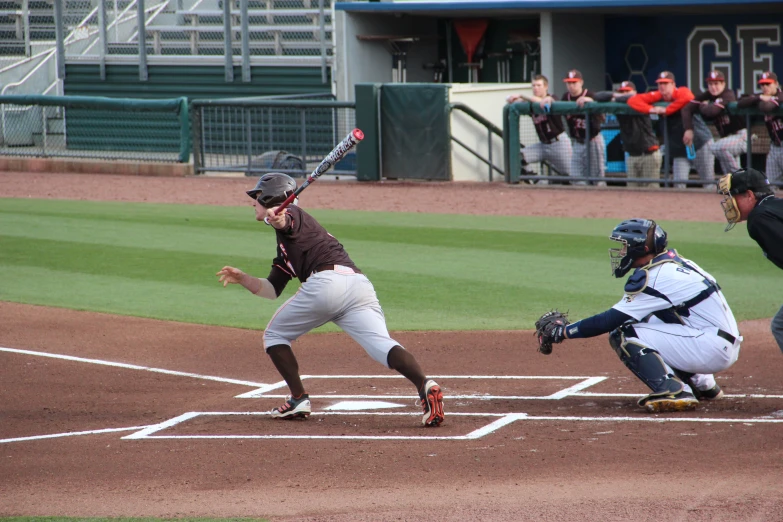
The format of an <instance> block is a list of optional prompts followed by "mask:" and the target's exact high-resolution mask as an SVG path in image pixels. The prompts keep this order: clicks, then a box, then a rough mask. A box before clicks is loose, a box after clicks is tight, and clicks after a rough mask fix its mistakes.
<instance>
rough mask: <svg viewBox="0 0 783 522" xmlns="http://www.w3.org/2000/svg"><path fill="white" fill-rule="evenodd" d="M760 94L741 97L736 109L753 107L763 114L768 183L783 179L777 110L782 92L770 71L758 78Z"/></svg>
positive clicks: (782, 131)
mask: <svg viewBox="0 0 783 522" xmlns="http://www.w3.org/2000/svg"><path fill="white" fill-rule="evenodd" d="M759 87H761V94H752V95H750V96H743V97H742V98H740V100H739V101H738V102H737V107H740V108H744V107H755V106H758V108H759V110H761V111H762V112H764V113H765V114H764V124H765V125H766V126H767V132H768V133H769V140H770V141H769V153H768V154H767V166H766V173H767V178H769V180H770V181H778V180H780V179H781V178H782V177H783V117H781V116H780V113H779V109H780V106H781V105H783V91H781V90H780V84H779V83H778V77H777V75H776V74H775V73H773V72H772V71H767V72H765V73H762V74H761V77H760V78H759Z"/></svg>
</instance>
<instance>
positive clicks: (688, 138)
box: [682, 129, 693, 147]
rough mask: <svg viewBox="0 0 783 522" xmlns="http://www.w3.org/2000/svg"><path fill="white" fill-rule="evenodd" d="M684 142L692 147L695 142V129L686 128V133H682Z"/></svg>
mask: <svg viewBox="0 0 783 522" xmlns="http://www.w3.org/2000/svg"><path fill="white" fill-rule="evenodd" d="M682 142H683V143H684V144H685V146H686V147H690V146H691V145H692V144H693V131H692V130H690V129H689V130H686V131H685V133H684V134H683V135H682Z"/></svg>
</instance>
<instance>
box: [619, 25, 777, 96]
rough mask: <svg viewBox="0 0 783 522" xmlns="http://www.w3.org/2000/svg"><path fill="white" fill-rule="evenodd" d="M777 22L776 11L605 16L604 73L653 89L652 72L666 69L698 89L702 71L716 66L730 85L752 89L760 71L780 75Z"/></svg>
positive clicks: (641, 87)
mask: <svg viewBox="0 0 783 522" xmlns="http://www.w3.org/2000/svg"><path fill="white" fill-rule="evenodd" d="M782 26H783V16H781V15H780V14H777V15H774V16H773V15H770V16H761V15H714V16H707V15H698V16H687V15H685V16H683V15H678V16H607V17H606V19H605V29H606V72H607V75H608V76H609V77H610V78H611V82H614V83H619V82H621V81H622V80H627V79H630V80H632V81H634V82H635V83H636V85H637V88H638V89H639V90H640V91H642V90H645V86H649V87H651V88H655V79H656V76H657V74H658V73H659V72H660V71H663V70H668V71H672V72H673V73H674V75H675V77H676V79H677V84H678V85H687V86H689V87H690V88H691V89H692V90H693V91H694V92H697V93H698V92H701V91H703V90H704V89H706V85H704V83H703V82H704V77H705V75H706V73H707V72H708V71H710V70H711V69H713V68H716V69H720V70H722V71H723V72H724V74H726V78H727V80H728V84H729V87H730V88H732V89H735V90H737V91H739V92H740V93H751V92H758V90H757V88H756V79H757V78H758V76H759V75H760V74H761V73H762V72H764V71H768V70H773V71H774V70H775V68H777V69H778V70H777V74H778V75H780V74H783V45H781V43H783V42H782V41H781V40H782V37H783V30H782V29H783V28H782ZM626 54H628V61H629V62H630V63H626ZM645 54H646V58H647V60H646V64H645V63H644V62H645ZM635 71H641V72H635ZM645 81H646V83H645ZM607 83H609V81H608V79H607ZM607 87H610V86H609V85H607Z"/></svg>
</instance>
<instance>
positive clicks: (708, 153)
mask: <svg viewBox="0 0 783 522" xmlns="http://www.w3.org/2000/svg"><path fill="white" fill-rule="evenodd" d="M712 144H713V142H712V141H710V142H708V143H705V144H704V145H703V146H702V147H701V148H700V149H698V150H697V151H696V159H694V160H692V161H691V160H689V159H688V158H674V160H673V161H672V175H673V176H674V181H675V183H674V188H681V189H682V188H686V187H687V185H686V184H685V183H677V181H684V180H687V179H688V174H689V173H690V171H691V166H693V168H695V169H696V172H698V173H699V179H701V180H702V181H703V182H704V186H705V187H707V186H710V185H714V184H715V156H714V155H713V154H712Z"/></svg>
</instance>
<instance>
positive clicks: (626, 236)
mask: <svg viewBox="0 0 783 522" xmlns="http://www.w3.org/2000/svg"><path fill="white" fill-rule="evenodd" d="M609 239H611V240H612V241H617V242H619V243H622V244H623V246H622V247H621V248H610V249H609V260H610V261H611V263H612V275H614V276H615V277H623V276H624V275H625V274H627V273H628V271H629V270H631V265H632V264H633V262H634V261H636V260H637V259H639V258H640V257H644V256H646V255H647V254H655V255H657V254H660V253H661V252H663V251H664V250H666V245H667V244H668V238H667V237H666V232H665V231H664V230H663V229H662V228H661V227H660V226H659V225H658V224H657V223H655V221H652V220H651V219H627V220H625V221H623V222H622V223H620V224H619V225H617V226H616V227H614V230H612V235H611V236H609Z"/></svg>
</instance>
